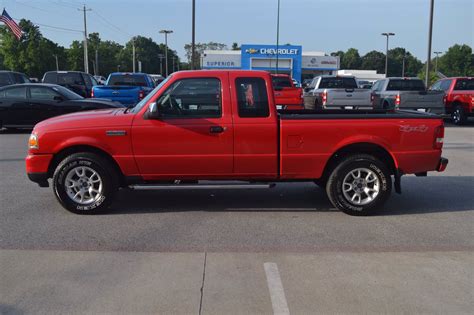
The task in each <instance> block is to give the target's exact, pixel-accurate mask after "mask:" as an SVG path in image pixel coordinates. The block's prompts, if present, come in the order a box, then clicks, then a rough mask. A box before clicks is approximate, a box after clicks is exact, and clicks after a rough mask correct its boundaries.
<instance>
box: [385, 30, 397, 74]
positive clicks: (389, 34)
mask: <svg viewBox="0 0 474 315" xmlns="http://www.w3.org/2000/svg"><path fill="white" fill-rule="evenodd" d="M382 36H386V37H387V45H386V46H385V77H387V72H388V38H389V37H390V36H395V33H382Z"/></svg>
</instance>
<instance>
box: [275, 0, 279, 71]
mask: <svg viewBox="0 0 474 315" xmlns="http://www.w3.org/2000/svg"><path fill="white" fill-rule="evenodd" d="M279 46H280V0H278V10H277V49H276V73H277V74H278V55H279V53H278V48H279Z"/></svg>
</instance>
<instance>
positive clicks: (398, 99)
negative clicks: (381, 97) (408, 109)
mask: <svg viewBox="0 0 474 315" xmlns="http://www.w3.org/2000/svg"><path fill="white" fill-rule="evenodd" d="M399 106H400V94H397V96H396V97H395V108H398V107H399Z"/></svg>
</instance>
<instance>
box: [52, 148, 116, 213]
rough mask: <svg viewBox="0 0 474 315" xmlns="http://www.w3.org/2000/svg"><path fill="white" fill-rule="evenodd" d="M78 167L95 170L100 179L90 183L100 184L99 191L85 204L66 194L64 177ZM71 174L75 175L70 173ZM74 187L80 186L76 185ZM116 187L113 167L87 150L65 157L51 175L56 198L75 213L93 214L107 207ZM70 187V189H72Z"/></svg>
mask: <svg viewBox="0 0 474 315" xmlns="http://www.w3.org/2000/svg"><path fill="white" fill-rule="evenodd" d="M82 167H85V168H82ZM78 168H80V169H81V170H84V169H86V171H87V172H89V174H90V172H92V171H95V172H96V173H97V174H98V179H99V180H100V183H99V184H93V183H90V184H91V185H100V186H101V189H100V191H101V193H100V194H97V195H96V196H95V198H93V200H91V202H90V203H87V204H81V203H80V202H76V201H74V200H73V199H72V198H71V197H70V196H69V195H68V189H67V187H66V178H67V176H68V174H69V173H70V172H71V174H72V171H73V170H76V169H78ZM91 170H92V171H91ZM72 176H75V175H74V174H72ZM84 178H86V177H84ZM91 178H92V177H91ZM96 178H97V177H96ZM80 180H81V179H80ZM86 185H87V183H86ZM76 187H81V186H79V185H78V186H76ZM118 187H119V180H118V174H117V172H116V171H115V169H113V168H112V167H111V166H110V163H109V162H108V161H107V160H106V159H104V158H103V157H101V156H99V155H97V154H94V153H89V152H82V153H74V154H72V155H70V156H68V157H66V158H65V159H64V160H62V161H61V163H59V165H58V166H57V167H56V170H55V171H54V175H53V191H54V194H55V196H56V198H57V199H58V201H59V202H60V203H61V205H62V206H63V207H64V208H65V209H67V210H69V211H71V212H73V213H77V214H95V213H99V212H101V211H103V210H105V209H107V208H108V207H109V206H110V204H111V203H112V201H113V199H114V196H115V193H116V192H117V190H118ZM72 189H78V188H72ZM72 189H71V190H70V191H72ZM84 189H86V188H84ZM85 193H86V194H88V195H89V197H91V198H92V194H91V193H90V192H85ZM81 200H82V199H81Z"/></svg>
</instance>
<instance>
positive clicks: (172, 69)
mask: <svg viewBox="0 0 474 315" xmlns="http://www.w3.org/2000/svg"><path fill="white" fill-rule="evenodd" d="M175 59H176V58H175V56H173V68H171V73H173V72H174V60H175Z"/></svg>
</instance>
